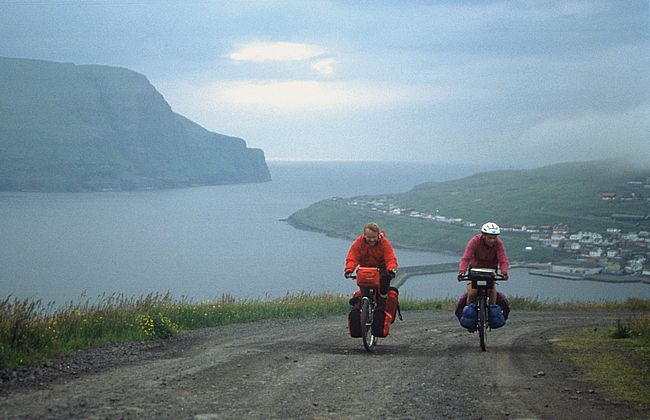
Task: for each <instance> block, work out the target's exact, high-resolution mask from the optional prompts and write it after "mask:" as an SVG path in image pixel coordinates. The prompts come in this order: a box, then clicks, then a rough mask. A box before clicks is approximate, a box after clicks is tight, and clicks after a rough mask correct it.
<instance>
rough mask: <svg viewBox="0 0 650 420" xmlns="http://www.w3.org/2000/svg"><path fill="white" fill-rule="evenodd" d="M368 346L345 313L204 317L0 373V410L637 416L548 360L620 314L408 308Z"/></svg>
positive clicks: (140, 414)
mask: <svg viewBox="0 0 650 420" xmlns="http://www.w3.org/2000/svg"><path fill="white" fill-rule="evenodd" d="M403 315H404V321H403V322H400V321H397V322H396V323H395V324H394V325H393V328H392V330H391V334H390V336H389V337H387V338H384V339H380V341H379V344H378V345H377V347H376V348H375V352H374V353H367V352H366V351H365V350H364V348H363V344H362V343H361V339H353V338H350V337H349V336H347V318H346V317H340V316H339V317H328V318H319V319H308V320H287V321H268V322H258V323H250V324H242V325H229V326H224V327H215V328H208V329H203V330H199V331H194V332H191V333H189V334H185V335H183V336H182V337H176V338H173V339H171V340H165V341H156V342H143V343H129V344H119V345H113V346H108V347H104V348H101V349H96V350H92V351H85V352H79V353H78V354H76V355H75V356H72V357H68V358H63V359H57V360H52V361H49V362H47V363H45V364H43V365H41V366H37V367H34V368H29V369H18V370H14V371H3V372H0V381H1V382H0V416H1V417H2V418H100V419H101V418H125V419H128V418H161V417H162V418H195V419H214V418H220V419H221V418H223V419H231V418H232V419H240V418H243V417H245V418H264V419H266V418H360V419H361V418H391V419H392V418H408V419H432V418H467V419H480V418H482V419H492V418H495V419H504V418H514V419H521V418H526V419H530V418H539V419H574V418H578V417H579V418H593V419H600V418H602V419H612V418H613V419H618V418H620V419H629V418H648V417H647V413H648V411H647V409H648V407H641V406H635V405H631V404H626V403H621V402H617V401H614V400H611V399H608V398H607V397H606V396H605V395H603V394H601V390H599V389H597V388H594V389H590V388H589V387H588V386H587V385H585V384H583V383H581V382H579V381H578V380H577V377H578V376H579V375H580V372H579V371H578V370H577V369H576V368H575V367H573V366H572V365H571V364H570V363H569V362H568V361H563V360H562V359H561V357H560V359H559V361H558V357H553V358H551V357H549V354H550V344H549V342H550V341H551V340H554V339H555V336H556V335H557V333H558V331H560V330H561V329H563V328H567V327H574V326H579V325H592V324H595V323H605V324H609V325H613V323H614V322H615V320H616V319H619V318H621V317H622V315H621V314H620V313H616V314H608V313H597V314H594V313H568V312H567V313H557V312H555V313H549V312H516V311H515V312H513V313H511V315H510V319H509V321H508V324H507V325H506V326H505V327H503V328H501V329H499V330H495V331H491V332H489V333H488V338H487V340H488V341H487V352H481V351H480V350H479V346H478V335H477V334H475V333H474V334H471V333H468V332H466V331H464V330H463V329H462V328H461V327H460V326H459V325H458V322H457V320H456V318H455V317H454V316H453V314H451V313H450V312H447V311H417V312H405V313H404V314H403Z"/></svg>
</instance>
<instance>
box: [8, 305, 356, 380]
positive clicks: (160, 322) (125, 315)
mask: <svg viewBox="0 0 650 420" xmlns="http://www.w3.org/2000/svg"><path fill="white" fill-rule="evenodd" d="M347 299H348V298H347V297H344V296H333V295H323V296H313V295H308V294H299V295H293V296H286V297H284V298H278V299H268V300H239V301H237V300H235V299H234V298H232V297H229V296H223V297H221V298H220V299H217V300H215V301H206V302H198V303H196V302H191V301H188V300H186V299H180V300H177V299H173V298H172V297H171V296H170V295H169V294H165V295H159V294H156V295H153V294H151V295H147V296H144V297H139V298H127V297H124V296H121V295H111V296H103V297H101V298H99V299H98V300H97V302H95V303H90V302H88V301H87V302H85V303H82V304H75V305H73V304H70V305H69V306H67V307H63V308H58V309H56V310H55V309H54V308H53V305H52V304H48V305H43V304H42V303H41V301H38V300H19V299H11V298H7V299H5V300H4V301H0V369H4V368H14V367H18V366H26V365H32V364H36V363H39V362H42V361H44V360H46V359H49V358H53V357H57V356H62V355H67V354H70V353H72V352H73V351H75V350H79V349H84V348H91V347H97V346H101V345H104V344H107V343H111V342H121V341H139V340H145V339H156V338H168V337H171V336H173V335H175V334H178V333H180V332H183V331H187V330H192V329H197V328H205V327H211V326H216V325H224V324H232V323H242V322H251V321H258V320H262V319H274V318H299V317H315V316H326V315H335V314H345V313H346V312H347V310H348V304H347Z"/></svg>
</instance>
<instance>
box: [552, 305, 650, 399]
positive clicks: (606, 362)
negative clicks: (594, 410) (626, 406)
mask: <svg viewBox="0 0 650 420" xmlns="http://www.w3.org/2000/svg"><path fill="white" fill-rule="evenodd" d="M645 302H647V301H645ZM557 338H559V340H554V343H553V348H554V350H555V352H554V353H555V355H556V356H557V357H559V356H560V355H561V357H562V358H568V359H569V360H571V362H572V363H574V364H575V365H576V366H578V367H579V372H581V376H580V377H579V378H578V379H580V380H581V381H584V382H586V383H588V384H590V385H591V386H592V387H594V388H599V389H600V390H601V391H602V392H603V393H604V394H606V395H608V396H610V397H611V398H613V399H617V400H623V401H628V402H632V403H639V404H644V405H648V406H650V312H649V311H648V310H647V308H646V309H645V311H643V312H639V313H638V314H637V315H634V316H633V317H632V318H630V319H628V320H619V321H617V323H616V325H603V326H598V327H585V328H579V329H575V330H569V331H565V332H563V333H562V334H561V335H560V336H559V337H557Z"/></svg>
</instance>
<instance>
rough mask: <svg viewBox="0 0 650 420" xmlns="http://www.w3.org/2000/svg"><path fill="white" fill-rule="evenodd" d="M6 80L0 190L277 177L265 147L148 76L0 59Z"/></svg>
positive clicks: (0, 98) (1, 88) (0, 96)
mask: <svg viewBox="0 0 650 420" xmlns="http://www.w3.org/2000/svg"><path fill="white" fill-rule="evenodd" d="M0 75H1V76H2V77H0V190H4V191H96V190H133V189H152V188H171V187H183V186H191V185H213V184H226V183H242V182H265V181H269V180H270V172H269V170H268V167H267V165H266V161H265V158H264V152H263V151H262V150H260V149H254V148H248V147H247V146H246V142H245V141H244V140H243V139H240V138H237V137H231V136H226V135H223V134H217V133H213V132H210V131H208V130H206V129H205V128H203V127H201V126H200V125H198V124H196V123H194V122H192V121H191V120H189V119H187V118H186V117H183V116H181V115H179V114H177V113H175V112H173V110H172V108H171V106H170V105H169V104H168V103H167V102H166V101H165V99H164V98H163V96H162V95H161V94H160V93H159V92H158V91H157V90H156V89H155V87H154V86H153V85H152V84H151V83H150V82H149V81H148V79H147V78H146V76H144V75H142V74H140V73H137V72H134V71H132V70H129V69H126V68H122V67H111V66H102V65H96V64H87V65H76V64H73V63H57V62H52V61H45V60H28V59H19V58H6V57H0Z"/></svg>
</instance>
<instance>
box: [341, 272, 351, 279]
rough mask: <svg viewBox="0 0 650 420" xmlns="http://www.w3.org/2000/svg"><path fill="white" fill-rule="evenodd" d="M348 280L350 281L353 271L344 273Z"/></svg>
mask: <svg viewBox="0 0 650 420" xmlns="http://www.w3.org/2000/svg"><path fill="white" fill-rule="evenodd" d="M343 275H344V276H345V278H346V279H349V278H350V276H351V275H352V271H348V270H345V273H343Z"/></svg>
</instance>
